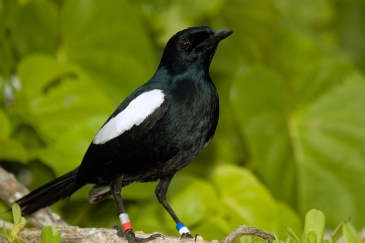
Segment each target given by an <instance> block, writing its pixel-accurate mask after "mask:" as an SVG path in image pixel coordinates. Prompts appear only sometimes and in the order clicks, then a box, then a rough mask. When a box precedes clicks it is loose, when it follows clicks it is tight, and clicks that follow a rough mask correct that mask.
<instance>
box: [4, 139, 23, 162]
mask: <svg viewBox="0 0 365 243" xmlns="http://www.w3.org/2000/svg"><path fill="white" fill-rule="evenodd" d="M0 147H1V150H0V159H1V160H4V161H16V162H21V163H25V162H27V159H28V156H27V152H26V151H25V150H24V148H23V146H22V145H21V144H19V143H18V142H17V141H15V140H11V139H0Z"/></svg>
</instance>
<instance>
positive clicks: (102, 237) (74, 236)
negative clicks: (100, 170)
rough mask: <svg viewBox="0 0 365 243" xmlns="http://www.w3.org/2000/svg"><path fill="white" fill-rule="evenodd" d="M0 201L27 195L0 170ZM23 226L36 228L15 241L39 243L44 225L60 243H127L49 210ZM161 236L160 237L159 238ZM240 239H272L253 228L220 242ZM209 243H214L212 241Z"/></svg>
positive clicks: (174, 242) (0, 242)
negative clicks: (54, 230)
mask: <svg viewBox="0 0 365 243" xmlns="http://www.w3.org/2000/svg"><path fill="white" fill-rule="evenodd" d="M0 188H1V189H0V198H1V199H2V200H3V201H4V202H5V203H6V204H7V205H9V206H10V205H11V204H12V203H13V202H15V201H16V200H17V199H19V198H21V197H23V196H24V195H26V194H28V193H29V191H28V189H26V188H25V187H24V186H23V185H21V184H20V183H19V182H18V181H17V180H16V179H15V177H14V176H13V175H12V174H10V173H8V172H6V171H5V170H3V169H2V168H1V167H0ZM25 218H26V220H27V222H28V223H30V224H32V225H34V226H35V227H37V228H32V229H29V228H24V229H22V230H21V231H20V233H19V234H18V237H19V238H20V239H22V240H25V241H26V242H27V243H39V242H41V229H40V228H42V227H44V226H46V225H52V226H54V227H56V228H57V229H58V230H59V231H60V234H61V239H62V240H61V241H62V242H63V243H72V242H75V243H76V242H77V243H101V242H103V243H104V242H108V243H117V242H118V243H128V242H127V240H126V238H123V237H119V236H118V235H117V232H116V230H115V229H105V228H79V227H75V226H68V225H67V223H66V222H65V221H63V220H62V219H61V218H60V216H58V215H57V214H55V213H54V212H53V211H52V210H51V209H49V208H45V209H41V210H38V211H37V212H36V213H34V214H32V215H31V216H26V217H25ZM3 225H4V226H5V227H7V228H10V227H12V224H11V223H8V222H4V221H2V220H0V227H2V226H3ZM135 234H136V236H137V237H140V238H147V237H148V236H150V235H151V234H145V233H143V232H141V231H137V232H135ZM161 235H162V234H161ZM243 235H251V236H256V237H261V238H263V239H266V240H268V242H269V243H273V241H274V240H275V238H274V237H273V236H272V235H271V234H270V233H267V232H265V231H262V230H260V229H257V228H254V227H238V228H236V229H235V230H234V231H232V232H231V233H230V234H229V235H228V236H227V237H225V238H224V239H223V240H222V243H230V242H232V241H234V240H235V239H236V238H238V237H240V236H243ZM151 242H152V243H162V242H168V243H178V242H179V243H182V242H206V243H208V241H204V240H203V238H202V237H200V236H198V237H196V239H180V237H171V236H164V237H163V238H157V239H156V240H153V241H151ZM0 243H7V240H6V239H4V238H2V237H0ZM212 243H218V241H217V240H213V241H212Z"/></svg>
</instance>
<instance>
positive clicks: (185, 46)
mask: <svg viewBox="0 0 365 243" xmlns="http://www.w3.org/2000/svg"><path fill="white" fill-rule="evenodd" d="M189 46H190V41H188V40H187V39H182V40H180V41H179V47H180V48H181V49H182V50H186V49H188V48H189Z"/></svg>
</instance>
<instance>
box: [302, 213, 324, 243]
mask: <svg viewBox="0 0 365 243" xmlns="http://www.w3.org/2000/svg"><path fill="white" fill-rule="evenodd" d="M324 229H325V217H324V214H323V213H322V212H321V211H319V210H316V209H312V210H310V211H309V212H308V213H307V214H306V216H305V223H304V236H305V237H306V238H305V242H307V243H316V242H317V243H322V241H323V235H324ZM313 234H314V235H313ZM308 235H309V237H311V238H310V239H307V237H308ZM313 237H315V238H313ZM313 239H315V240H313Z"/></svg>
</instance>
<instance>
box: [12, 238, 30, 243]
mask: <svg viewBox="0 0 365 243" xmlns="http://www.w3.org/2000/svg"><path fill="white" fill-rule="evenodd" d="M11 243H27V242H26V241H24V240H22V239H19V238H16V239H14V240H12V241H11Z"/></svg>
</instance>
